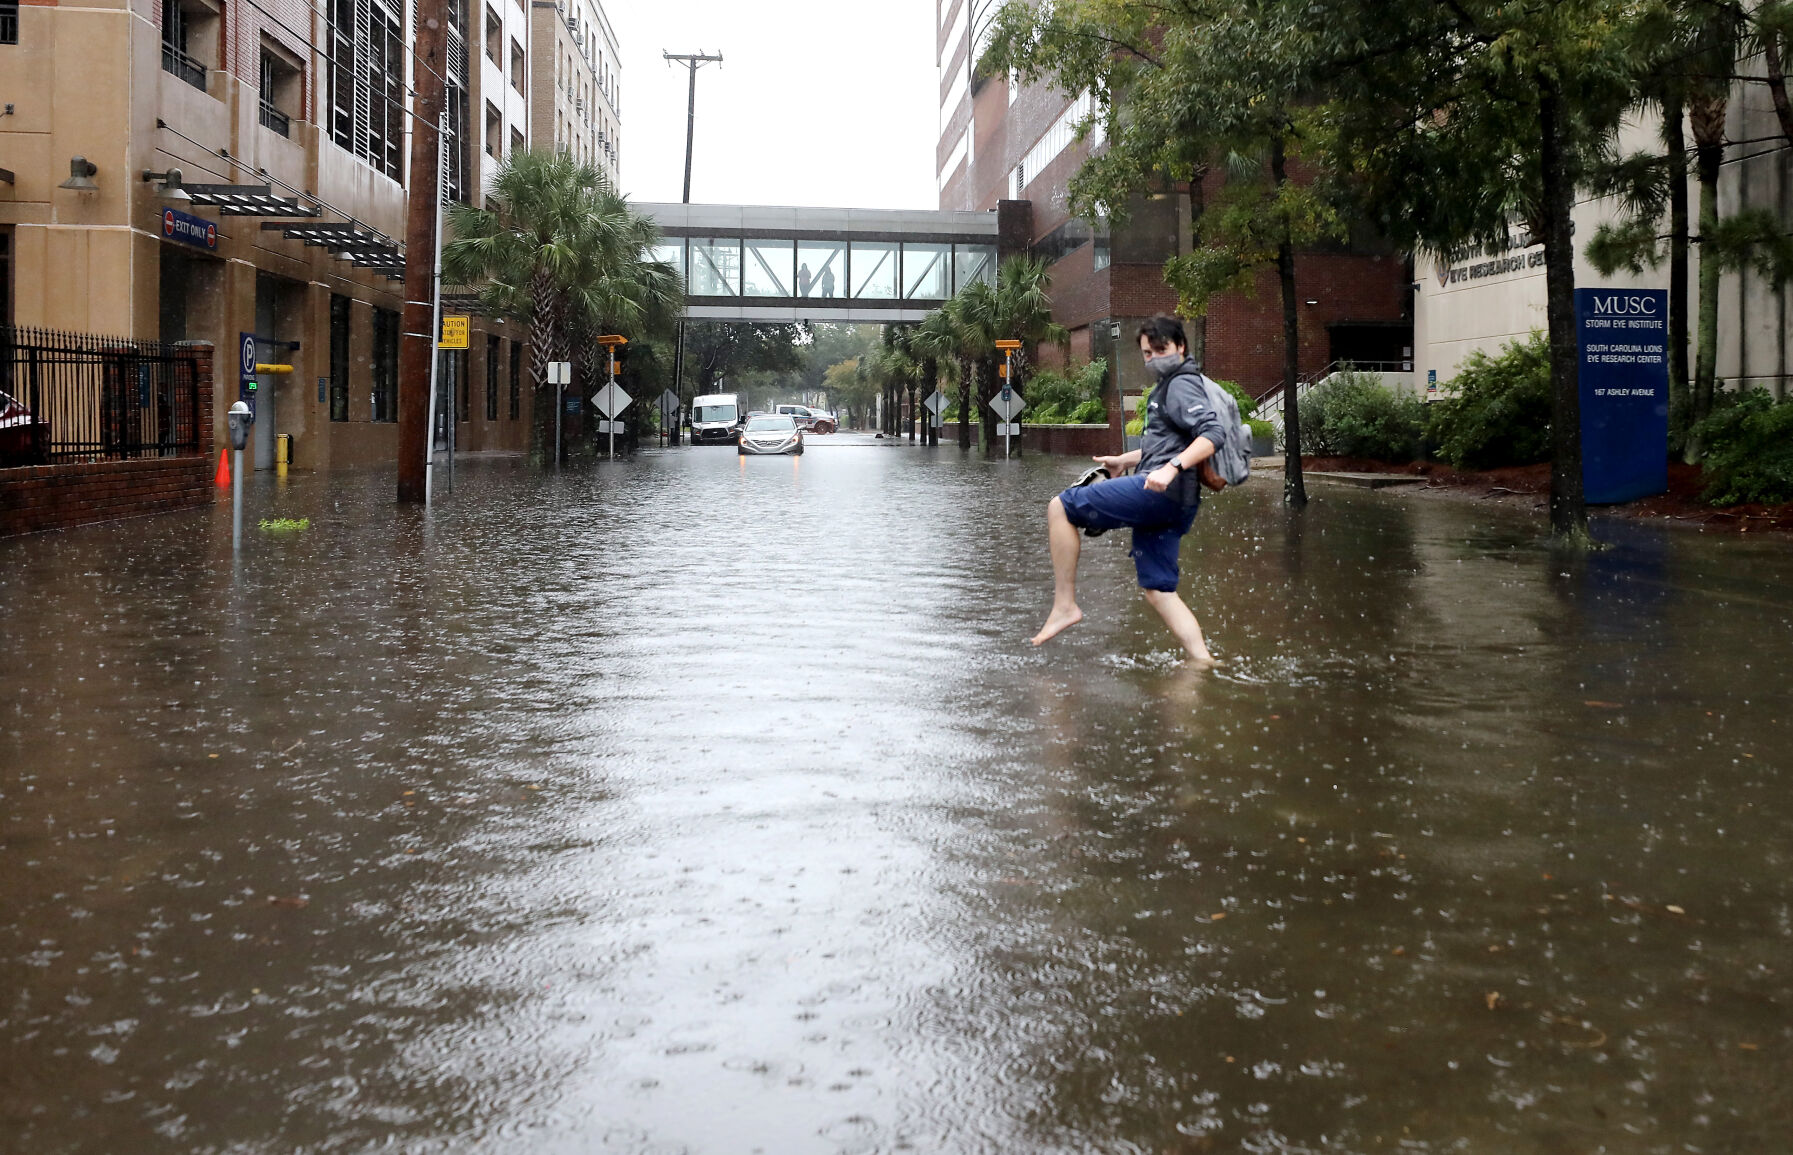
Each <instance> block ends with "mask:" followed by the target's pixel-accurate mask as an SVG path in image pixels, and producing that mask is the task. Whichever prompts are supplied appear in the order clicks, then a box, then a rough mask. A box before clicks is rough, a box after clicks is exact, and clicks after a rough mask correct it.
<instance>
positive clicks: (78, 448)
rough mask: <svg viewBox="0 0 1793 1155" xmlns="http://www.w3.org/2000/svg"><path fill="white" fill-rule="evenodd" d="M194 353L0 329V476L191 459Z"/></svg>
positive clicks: (196, 430)
mask: <svg viewBox="0 0 1793 1155" xmlns="http://www.w3.org/2000/svg"><path fill="white" fill-rule="evenodd" d="M201 386H202V382H201V381H200V380H199V372H198V366H197V364H196V360H195V357H194V352H193V350H192V349H191V348H188V347H183V346H180V345H164V344H161V343H160V342H156V341H128V340H124V339H122V338H114V337H96V336H92V335H90V334H84V333H61V332H56V331H54V330H49V329H15V328H7V327H0V468H4V467H8V466H20V465H55V464H59V463H64V462H79V461H123V460H128V459H131V458H141V457H184V456H192V455H197V454H198V453H199V446H200V433H201V431H200V427H199V426H200V404H199V402H200V392H199V391H200V388H201Z"/></svg>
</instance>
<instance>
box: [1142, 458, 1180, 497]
mask: <svg viewBox="0 0 1793 1155" xmlns="http://www.w3.org/2000/svg"><path fill="white" fill-rule="evenodd" d="M1178 472H1179V471H1178V469H1177V467H1176V466H1174V465H1170V464H1168V463H1167V464H1164V465H1160V466H1159V467H1158V468H1157V469H1154V470H1152V472H1150V473H1148V474H1146V488H1147V489H1149V490H1151V491H1152V492H1153V493H1163V492H1164V491H1165V490H1167V489H1169V488H1170V485H1171V482H1173V481H1175V480H1176V479H1177V474H1178Z"/></svg>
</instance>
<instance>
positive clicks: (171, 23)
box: [13, 0, 218, 92]
mask: <svg viewBox="0 0 1793 1155" xmlns="http://www.w3.org/2000/svg"><path fill="white" fill-rule="evenodd" d="M13 20H14V34H13V39H14V40H17V39H18V32H17V20H18V7H17V5H16V4H15V5H14V6H13ZM217 60H218V12H217V9H215V8H211V7H209V6H207V5H206V4H205V3H203V2H202V0H162V70H163V71H164V72H171V73H173V74H174V75H176V76H178V77H180V78H181V79H182V80H184V81H186V82H187V83H188V84H191V85H192V86H193V87H194V88H197V89H199V91H201V92H204V91H205V90H206V87H205V82H206V73H207V71H208V70H210V69H211V68H213V67H214V66H215V65H216V64H217Z"/></svg>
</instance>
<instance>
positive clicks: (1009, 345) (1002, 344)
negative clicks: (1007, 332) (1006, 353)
mask: <svg viewBox="0 0 1793 1155" xmlns="http://www.w3.org/2000/svg"><path fill="white" fill-rule="evenodd" d="M996 347H997V348H998V349H1019V348H1020V347H1021V342H1019V341H998V342H996Z"/></svg>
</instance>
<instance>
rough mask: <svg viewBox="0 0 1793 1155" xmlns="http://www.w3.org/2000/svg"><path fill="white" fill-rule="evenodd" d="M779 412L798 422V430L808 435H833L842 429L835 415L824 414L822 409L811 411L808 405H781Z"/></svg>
mask: <svg viewBox="0 0 1793 1155" xmlns="http://www.w3.org/2000/svg"><path fill="white" fill-rule="evenodd" d="M778 412H780V413H782V414H784V415H785V416H787V417H790V418H793V419H794V420H795V421H796V422H797V428H799V429H801V430H803V431H804V432H806V433H833V432H834V431H835V430H837V429H839V428H840V422H838V421H836V420H835V418H834V414H832V413H824V412H822V411H821V410H820V409H811V408H810V407H809V406H807V405H780V406H779V407H778Z"/></svg>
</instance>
